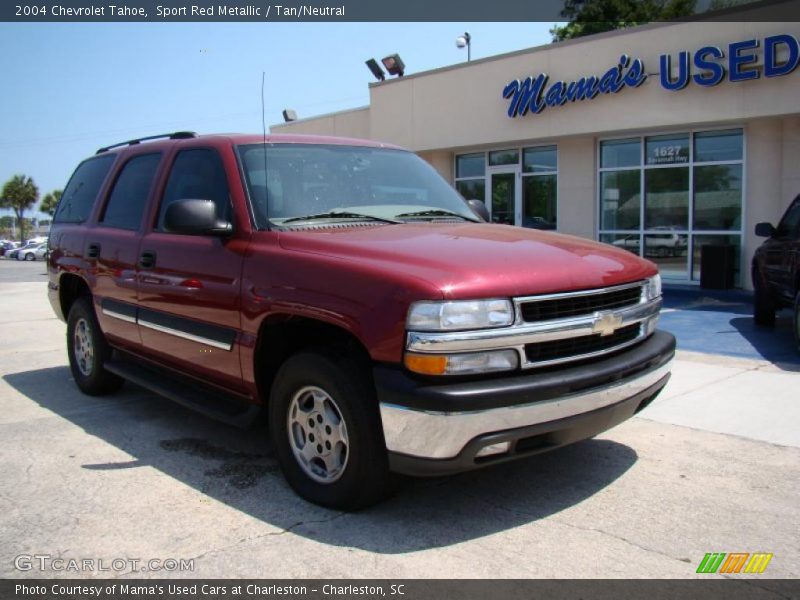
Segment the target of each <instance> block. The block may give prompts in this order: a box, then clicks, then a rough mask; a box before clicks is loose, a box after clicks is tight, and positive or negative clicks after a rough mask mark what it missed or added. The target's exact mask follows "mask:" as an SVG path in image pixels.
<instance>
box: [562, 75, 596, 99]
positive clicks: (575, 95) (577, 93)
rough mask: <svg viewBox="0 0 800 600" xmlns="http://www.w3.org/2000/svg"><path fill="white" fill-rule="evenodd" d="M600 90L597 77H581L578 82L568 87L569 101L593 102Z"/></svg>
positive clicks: (573, 82)
mask: <svg viewBox="0 0 800 600" xmlns="http://www.w3.org/2000/svg"><path fill="white" fill-rule="evenodd" d="M598 93H600V90H598V89H597V77H595V76H594V75H592V76H591V77H581V78H580V79H579V80H578V81H572V82H570V83H569V84H568V85H567V100H569V101H570V102H575V100H591V99H592V98H594V97H595V96H597V94H598Z"/></svg>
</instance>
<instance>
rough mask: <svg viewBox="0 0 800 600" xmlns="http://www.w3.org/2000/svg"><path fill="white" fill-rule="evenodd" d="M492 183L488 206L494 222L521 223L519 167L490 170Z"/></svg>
mask: <svg viewBox="0 0 800 600" xmlns="http://www.w3.org/2000/svg"><path fill="white" fill-rule="evenodd" d="M489 178H490V185H489V198H488V202H487V207H488V208H489V214H491V216H492V223H505V224H507V225H519V224H520V221H521V216H520V204H521V202H520V193H519V192H520V190H519V185H518V183H519V169H518V168H505V169H497V170H491V171H489Z"/></svg>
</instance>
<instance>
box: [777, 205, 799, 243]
mask: <svg viewBox="0 0 800 600" xmlns="http://www.w3.org/2000/svg"><path fill="white" fill-rule="evenodd" d="M778 233H779V234H780V235H794V236H795V237H796V236H797V235H798V234H800V196H798V197H797V198H795V199H794V202H792V205H791V206H790V207H789V209H788V210H787V211H786V214H785V215H783V218H782V219H781V222H780V225H778Z"/></svg>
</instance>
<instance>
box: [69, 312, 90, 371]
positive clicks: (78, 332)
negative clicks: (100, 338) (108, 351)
mask: <svg viewBox="0 0 800 600" xmlns="http://www.w3.org/2000/svg"><path fill="white" fill-rule="evenodd" d="M72 351H73V352H74V353H75V362H76V363H77V365H78V370H79V371H80V372H81V374H82V375H85V376H86V377H89V376H90V375H91V374H92V369H94V344H93V343H92V330H91V327H90V325H89V323H88V322H87V321H86V319H78V322H77V323H76V324H75V334H74V338H73V343H72Z"/></svg>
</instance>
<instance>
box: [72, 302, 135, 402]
mask: <svg viewBox="0 0 800 600" xmlns="http://www.w3.org/2000/svg"><path fill="white" fill-rule="evenodd" d="M67 355H68V356H69V366H70V369H71V370H72V376H73V377H74V378H75V383H76V384H78V387H79V388H80V389H81V391H82V392H83V393H84V394H89V395H90V396H102V395H104V394H110V393H112V392H115V391H117V390H118V389H119V388H120V387H121V386H122V383H123V380H122V378H120V377H118V376H117V375H114V374H113V373H109V372H108V371H106V370H105V363H106V361H108V360H109V359H110V358H111V347H110V346H109V345H108V342H106V339H105V336H103V332H102V331H100V326H99V325H98V323H97V318H96V317H95V314H94V308H93V307H92V301H91V299H90V298H88V297H85V296H84V297H81V298H78V299H77V300H75V302H73V304H72V307H70V310H69V318H68V319H67Z"/></svg>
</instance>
